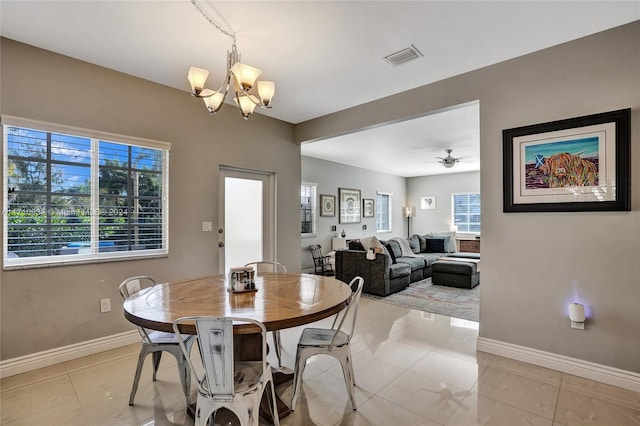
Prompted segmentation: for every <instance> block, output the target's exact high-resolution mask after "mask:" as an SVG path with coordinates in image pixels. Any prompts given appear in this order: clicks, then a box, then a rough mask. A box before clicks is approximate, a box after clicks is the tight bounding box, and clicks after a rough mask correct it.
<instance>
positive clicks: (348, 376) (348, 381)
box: [341, 357, 356, 411]
mask: <svg viewBox="0 0 640 426" xmlns="http://www.w3.org/2000/svg"><path fill="white" fill-rule="evenodd" d="M341 364H342V374H343V375H344V384H345V385H346V386H347V393H348V394H349V398H350V399H351V407H352V408H353V411H355V410H356V390H355V386H354V385H355V381H354V378H353V375H352V373H353V368H352V366H351V359H350V357H347V359H346V362H345V361H342V362H341Z"/></svg>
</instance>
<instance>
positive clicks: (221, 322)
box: [173, 316, 267, 400]
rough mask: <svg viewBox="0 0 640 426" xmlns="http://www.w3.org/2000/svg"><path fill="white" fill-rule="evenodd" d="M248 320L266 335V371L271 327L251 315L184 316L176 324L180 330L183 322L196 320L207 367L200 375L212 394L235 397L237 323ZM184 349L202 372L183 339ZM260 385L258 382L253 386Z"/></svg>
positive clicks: (205, 388)
mask: <svg viewBox="0 0 640 426" xmlns="http://www.w3.org/2000/svg"><path fill="white" fill-rule="evenodd" d="M234 321H237V322H247V323H252V324H255V325H256V327H258V328H259V329H260V333H261V335H262V360H261V361H262V372H264V371H266V368H267V361H266V360H267V356H266V354H267V341H266V333H267V329H266V328H265V326H264V324H262V323H261V322H260V321H256V320H254V319H251V318H231V317H202V316H198V317H183V318H178V319H177V320H176V321H175V322H174V323H173V331H174V333H176V334H179V333H180V325H181V324H184V323H195V325H196V331H197V333H198V347H199V348H200V357H201V359H202V365H203V366H204V373H203V375H202V376H201V377H197V376H196V378H197V380H198V383H200V388H201V390H202V391H204V392H205V393H208V396H209V397H211V398H215V399H220V400H231V399H232V398H233V396H234V394H235V390H234V387H235V380H236V377H235V372H234V359H233V322H234ZM179 343H180V348H182V351H183V353H184V354H185V357H186V358H187V360H188V362H189V365H190V367H191V371H192V372H193V374H196V373H195V372H196V371H198V370H196V369H195V368H194V365H193V363H192V361H191V358H190V356H189V352H188V350H187V347H186V345H185V344H184V342H183V341H182V340H181V341H180V342H179ZM258 386H260V381H257V382H256V383H255V384H254V385H253V386H252V387H251V388H250V389H253V388H256V387H258Z"/></svg>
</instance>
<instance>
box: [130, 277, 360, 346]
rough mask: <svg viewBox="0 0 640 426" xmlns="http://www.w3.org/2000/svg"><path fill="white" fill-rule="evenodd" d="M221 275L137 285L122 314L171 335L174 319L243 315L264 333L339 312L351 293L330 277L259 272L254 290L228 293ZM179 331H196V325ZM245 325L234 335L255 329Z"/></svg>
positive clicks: (193, 332) (254, 330)
mask: <svg viewBox="0 0 640 426" xmlns="http://www.w3.org/2000/svg"><path fill="white" fill-rule="evenodd" d="M226 282H227V281H226V277H225V276H223V275H215V276H207V277H200V278H191V279H186V280H180V281H173V282H168V283H164V284H157V285H155V286H153V287H150V288H146V289H142V290H141V291H140V292H139V293H137V294H135V295H133V296H131V297H129V298H127V299H126V300H125V301H124V316H125V317H126V318H127V319H128V320H129V321H130V322H132V323H133V324H136V325H139V326H141V327H144V328H149V329H152V330H159V331H166V332H169V333H173V322H174V321H175V320H177V319H178V318H180V317H187V316H215V317H234V316H235V317H248V318H252V319H255V320H258V321H260V322H262V323H263V324H264V325H265V327H266V328H267V330H268V331H273V330H281V329H284V328H291V327H296V326H299V325H304V324H308V323H311V322H314V321H317V320H320V319H323V318H326V317H329V316H331V315H333V314H335V313H337V312H339V311H341V310H342V309H343V308H344V307H345V306H346V304H347V300H348V299H349V297H350V296H351V289H350V288H349V286H348V285H346V284H345V283H343V282H342V281H339V280H337V279H335V278H333V277H326V276H321V275H310V274H276V273H260V274H258V275H256V276H255V284H256V291H255V292H243V293H232V292H229V291H227V290H226ZM181 332H183V333H185V334H196V330H195V326H189V325H186V327H184V329H181ZM255 332H256V329H254V327H252V326H249V325H247V324H238V325H235V326H234V334H249V333H255Z"/></svg>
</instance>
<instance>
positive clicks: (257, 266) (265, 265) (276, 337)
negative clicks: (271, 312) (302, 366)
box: [244, 260, 287, 367]
mask: <svg viewBox="0 0 640 426" xmlns="http://www.w3.org/2000/svg"><path fill="white" fill-rule="evenodd" d="M244 266H245V267H249V266H251V267H252V268H253V269H254V270H255V271H256V273H258V274H259V273H261V272H275V273H277V274H286V273H287V267H286V266H284V265H283V264H282V263H280V262H268V261H264V260H263V261H260V262H250V263H247V264H246V265H244ZM271 335H272V336H273V346H274V350H275V351H276V357H277V358H278V367H282V340H281V339H280V330H275V331H273V332H272V333H271Z"/></svg>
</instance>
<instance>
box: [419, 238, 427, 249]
mask: <svg viewBox="0 0 640 426" xmlns="http://www.w3.org/2000/svg"><path fill="white" fill-rule="evenodd" d="M418 241H420V253H426V252H427V238H426V236H424V235H418Z"/></svg>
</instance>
